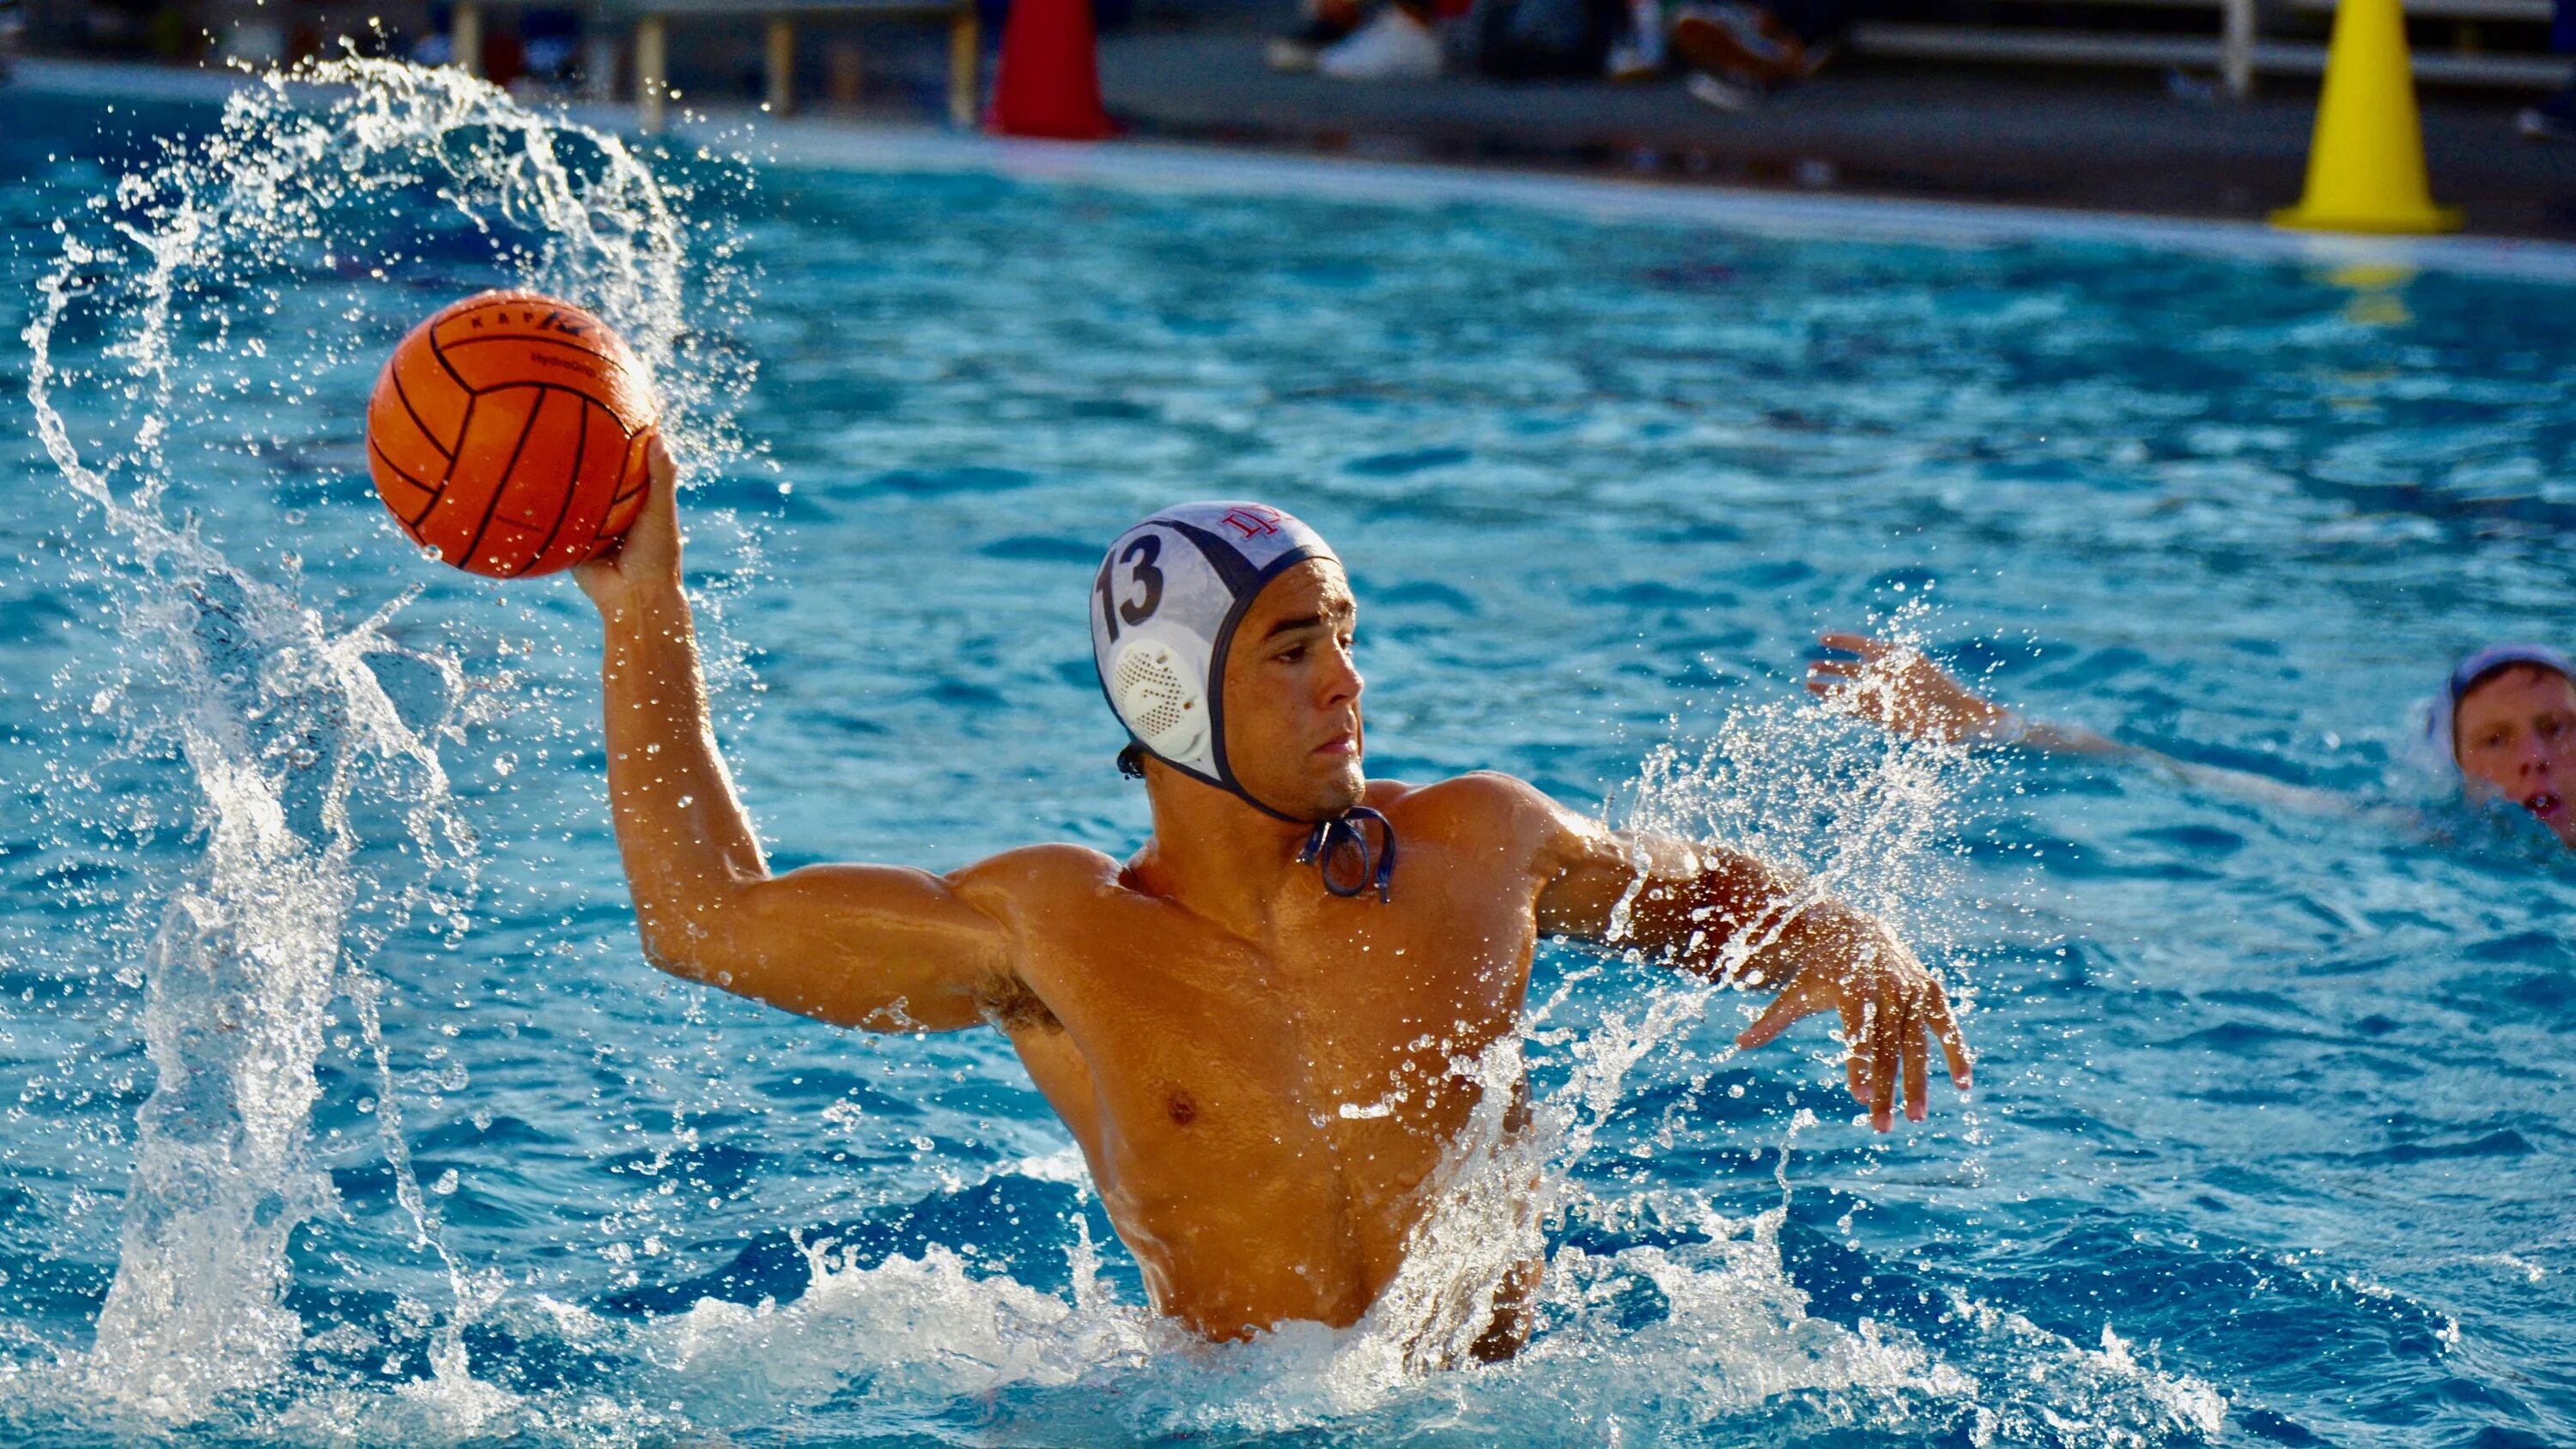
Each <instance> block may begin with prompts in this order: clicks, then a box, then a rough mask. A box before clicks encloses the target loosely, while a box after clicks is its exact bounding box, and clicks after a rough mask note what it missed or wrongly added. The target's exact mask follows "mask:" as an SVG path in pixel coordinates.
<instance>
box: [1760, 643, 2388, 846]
mask: <svg viewBox="0 0 2576 1449" xmlns="http://www.w3.org/2000/svg"><path fill="white" fill-rule="evenodd" d="M1818 642H1819V643H1821V644H1823V645H1824V646H1825V647H1826V648H1828V649H1832V650H1835V651H1837V652H1840V653H1844V654H1852V655H1857V656H1859V657H1857V658H1854V659H1819V660H1817V661H1816V662H1815V663H1813V664H1810V665H1808V666H1807V690H1808V692H1809V693H1811V694H1814V695H1816V696H1817V697H1819V698H1822V699H1830V700H1834V701H1837V702H1839V703H1840V704H1841V705H1843V706H1844V707H1845V708H1848V709H1850V710H1851V711H1852V712H1853V713H1855V714H1857V715H1859V716H1860V717H1861V718H1863V719H1866V720H1870V721H1872V722H1873V723H1876V724H1877V725H1879V726H1880V727H1882V728H1884V729H1887V730H1889V731H1891V732H1893V733H1896V734H1900V735H1910V736H1912V737H1913V738H1915V739H1918V740H1932V741H1935V742H1938V743H1941V744H1967V745H1981V744H1993V745H2018V746H2020V747H2022V748H2024V749H2031V750H2038V751H2040V752H2041V753H2043V754H2050V755H2090V756H2093V757H2095V758H2097V759H2107V760H2118V761H2120V762H2122V763H2124V764H2131V765H2141V766H2144V767H2146V768H2148V769H2151V770H2158V771H2162V772H2163V773H2164V774H2166V775H2169V776H2171V777H2172V778H2173V779H2175V780H2177V781H2180V782H2181V783H2182V784H2184V785H2186V786H2189V787H2191V788H2192V789H2196V790H2213V791H2217V792H2220V793H2222V794H2228V795H2235V796H2238V797H2240V798H2243V799H2247V800H2252V801H2255V802H2256V803H2258V804H2266V805H2284V806H2287V807H2289V808H2290V809H2293V810H2308V811H2314V812H2316V813H2318V814H2325V815H2345V814H2350V813H2351V812H2352V810H2353V808H2354V807H2353V802H2352V801H2351V800H2349V799H2347V798H2346V797H2344V796H2341V795H2337V794H2335V793H2333V792H2332V791H2328V790H2313V789H2310V788H2308V787H2307V786H2304V785H2291V784H2285V783H2283V782H2282V781H2279V780H2275V779H2271V778H2269V777H2267V776H2263V775H2255V774H2249V773H2247V772H2246V771H2243V770H2230V769H2224V768H2222V767H2220V766H2216V765H2197V764H2193V763H2192V762H2190V761H2188V760H2177V759H2175V758H2174V757H2173V756H2171V755H2165V754H2159V753H2157V752H2156V751H2154V750H2150V749H2147V748H2145V747H2144V746H2141V745H2132V744H2124V743H2122V742H2120V741H2118V740H2114V739H2109V738H2107V737H2105V736H2102V735H2097V734H2095V733H2093V732H2092V731H2091V730H2088V729H2081V728H2078V727H2077V726H2074V725H2063V724H2050V723H2048V722H2047V721H2045V720H2034V719H2026V718H2024V717H2023V716H2022V715H2021V714H2019V713H2018V712H2016V711H2013V710H2009V709H2005V708H2004V707H2003V706H2001V705H1998V704H1996V703H1995V702H1993V701H1992V700H1989V699H1986V698H1984V697H1982V696H1980V695H1978V694H1976V693H1975V692H1974V691H1972V690H1970V689H1969V688H1968V687H1967V686H1966V685H1964V684H1961V683H1960V682H1959V681H1958V680H1956V679H1953V678H1951V677H1950V674H1949V671H1947V670H1945V669H1943V668H1942V667H1941V666H1940V665H1938V664H1935V663H1933V662H1932V660H1931V659H1930V658H1929V657H1927V656H1926V655H1925V654H1924V653H1923V651H1922V650H1920V649H1917V648H1914V647H1913V646H1911V645H1905V644H1892V643H1889V642H1888V641H1886V640H1884V639H1872V638H1870V637H1868V636H1867V635H1865V634H1825V635H1821V636H1819V638H1818Z"/></svg>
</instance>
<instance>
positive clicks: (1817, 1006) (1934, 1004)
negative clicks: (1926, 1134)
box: [1735, 925, 1974, 1132]
mask: <svg viewBox="0 0 2576 1449" xmlns="http://www.w3.org/2000/svg"><path fill="white" fill-rule="evenodd" d="M1847 939H1849V940H1851V941H1852V942H1853V943H1854V944H1852V945H1850V946H1848V947H1846V948H1843V949H1837V950H1829V951H1817V952H1814V953H1812V954H1811V955H1810V956H1809V958H1808V959H1807V961H1806V962H1805V963H1803V964H1802V965H1800V966H1799V968H1798V971H1797V974H1795V975H1794V976H1791V977H1790V978H1789V984H1788V986H1787V987H1785V988H1784V989H1782V991H1781V992H1780V994H1779V996H1777V997H1776V998H1774V999H1773V1000H1772V1002H1771V1007H1770V1009H1769V1010H1767V1011H1765V1012H1763V1013H1762V1016H1761V1018H1760V1019H1759V1020H1757V1021H1755V1022H1754V1023H1753V1024H1752V1025H1751V1026H1749V1027H1746V1028H1745V1029H1744V1030H1743V1032H1742V1033H1741V1034H1739V1035H1738V1036H1737V1037H1736V1038H1735V1044H1736V1045H1737V1046H1739V1047H1742V1048H1744V1049H1746V1050H1748V1051H1749V1050H1751V1049H1753V1048H1754V1047H1758V1046H1762V1045H1765V1044H1767V1043H1768V1042H1770V1041H1771V1040H1772V1039H1773V1038H1775V1037H1777V1036H1779V1035H1780V1033H1782V1032H1784V1031H1787V1030H1788V1029H1789V1028H1790V1027H1791V1026H1792V1025H1794V1024H1796V1023H1797V1022H1799V1021H1801V1020H1803V1019H1805V1018H1807V1017H1810V1016H1813V1015H1815V1014H1817V1013H1818V1012H1824V1011H1832V1012H1838V1013H1840V1014H1841V1016H1842V1022H1843V1041H1844V1043H1845V1044H1846V1048H1847V1050H1846V1054H1845V1056H1844V1059H1843V1073H1844V1078H1845V1083H1846V1085H1847V1086H1849V1087H1850V1089H1851V1094H1852V1096H1853V1098H1854V1099H1855V1100H1858V1101H1860V1102H1862V1103H1865V1104H1866V1105H1867V1106H1868V1107H1869V1123H1870V1125H1871V1126H1872V1127H1874V1128H1876V1129H1878V1130H1879V1131H1881V1132H1885V1131H1887V1130H1889V1129H1890V1128H1892V1127H1894V1126H1895V1125H1896V1111H1895V1109H1896V1103H1897V1086H1898V1083H1899V1082H1900V1080H1901V1081H1902V1083H1903V1084H1904V1089H1905V1096H1904V1103H1905V1115H1906V1117H1907V1118H1909V1119H1910V1120H1913V1121H1916V1122H1920V1121H1922V1120H1923V1118H1924V1116H1925V1115H1926V1114H1927V1113H1928V1112H1929V1111H1930V1110H1931V1094H1930V1082H1929V1077H1930V1065H1931V1048H1930V1046H1929V1045H1928V1044H1927V1042H1926V1038H1927V1037H1928V1038H1930V1039H1931V1040H1932V1041H1938V1042H1939V1043H1940V1044H1941V1054H1942V1056H1943V1057H1944V1058H1945V1059H1946V1061H1947V1063H1948V1065H1949V1068H1950V1085H1952V1086H1954V1087H1956V1088H1958V1089H1959V1090H1960V1091H1961V1092H1965V1091H1967V1090H1968V1087H1969V1073H1970V1067H1971V1066H1972V1064H1973V1061H1974V1058H1973V1057H1972V1056H1971V1055H1970V1054H1969V1051H1968V1039H1967V1038H1966V1037H1965V1036H1963V1035H1962V1034H1961V1033H1960V1031H1959V1023H1958V1021H1957V1019H1956V1018H1955V1017H1953V1016H1952V1015H1951V1011H1950V998H1949V996H1948V994H1947V993H1945V992H1943V991H1942V989H1941V982H1940V979H1939V978H1938V977H1935V976H1934V975H1933V974H1932V973H1931V972H1930V971H1928V970H1926V969H1924V966H1923V963H1922V962H1920V961H1918V960H1916V959H1914V953H1913V952H1911V951H1908V950H1906V949H1905V948H1904V947H1903V946H1902V945H1899V944H1898V943H1897V942H1896V940H1895V939H1894V938H1893V937H1891V936H1889V935H1888V934H1887V933H1886V932H1884V931H1881V930H1879V929H1877V928H1876V926H1875V925H1870V926H1868V927H1867V929H1865V930H1863V931H1859V932H1855V933H1853V934H1852V935H1851V936H1849V937H1847Z"/></svg>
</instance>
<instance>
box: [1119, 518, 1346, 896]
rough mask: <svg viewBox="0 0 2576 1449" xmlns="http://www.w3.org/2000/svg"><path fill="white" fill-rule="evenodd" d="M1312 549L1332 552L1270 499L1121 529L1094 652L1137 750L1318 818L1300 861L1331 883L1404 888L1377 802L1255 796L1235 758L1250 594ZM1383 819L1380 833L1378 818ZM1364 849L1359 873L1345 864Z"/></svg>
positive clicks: (1342, 890) (1315, 555)
mask: <svg viewBox="0 0 2576 1449" xmlns="http://www.w3.org/2000/svg"><path fill="white" fill-rule="evenodd" d="M1308 559H1331V560H1333V561H1334V562H1335V563H1339V562H1340V560H1339V559H1338V558H1337V557H1335V555H1334V553H1333V550H1332V548H1331V547H1330V546H1329V545H1327V544H1326V543H1325V542H1324V540H1323V537H1322V536H1321V535H1319V534H1317V533H1316V532H1315V531H1314V530H1313V529H1311V528H1308V527H1307V526H1306V525H1305V524H1303V523H1300V522H1299V521H1297V520H1296V519H1295V518H1292V517H1290V516H1289V515H1288V514H1286V513H1283V512H1281V511H1280V510H1278V509H1276V508H1272V507H1269V506H1268V505H1266V504H1260V503H1236V502H1206V503H1184V504H1180V505H1179V506H1177V507H1173V508H1166V509H1163V510H1161V511H1160V512H1158V513H1156V514H1154V515H1153V516H1152V517H1150V518H1147V519H1146V520H1145V521H1143V522H1142V523H1139V524H1137V525H1136V526H1134V527H1133V528H1130V529H1128V530H1127V531H1126V532H1125V533H1122V534H1120V535H1118V539H1117V541H1116V542H1114V543H1112V544H1110V545H1109V552H1108V555H1107V556H1106V557H1104V558H1102V559H1101V561H1100V574H1099V577H1098V578H1097V580H1095V582H1094V583H1093V586H1092V593H1091V661H1092V663H1093V665H1094V666H1095V667H1097V668H1098V670H1099V672H1100V692H1101V693H1102V694H1103V695H1105V696H1106V697H1107V698H1108V700H1109V708H1110V709H1111V711H1112V712H1114V713H1115V714H1116V715H1117V716H1118V722H1119V723H1120V724H1122V725H1125V726H1126V727H1127V736H1128V738H1129V739H1130V740H1131V741H1133V742H1134V746H1135V748H1136V749H1139V750H1142V751H1144V752H1145V753H1146V754H1149V755H1152V756H1153V757H1154V758H1155V759H1158V760H1160V761H1162V762H1163V763H1164V764H1166V765H1169V766H1171V767H1172V768H1173V769H1175V770H1178V771H1180V772H1181V773H1182V774H1184V775H1187V776H1189V777H1190V778H1191V779H1193V780H1197V781H1199V782H1200V783H1202V784H1207V785H1214V786H1215V787H1217V788H1218V789H1220V790H1223V791H1226V792H1227V793H1228V794H1231V795H1233V796H1234V797H1235V798H1237V799H1239V800H1242V801H1243V802H1244V803H1245V804H1247V805H1250V806H1251V807H1252V808H1254V809H1255V810H1258V811H1260V812H1261V813H1263V814H1264V815H1268V816H1270V817H1272V818H1273V819H1277V820H1285V821H1288V822H1290V823H1292V824H1297V825H1311V826H1313V827H1314V829H1313V832H1312V833H1311V834H1309V835H1308V836H1307V837H1306V844H1305V848H1304V849H1303V850H1301V851H1299V852H1298V855H1297V859H1298V861H1299V862H1300V863H1302V864H1308V865H1312V866H1314V867H1315V868H1316V871H1317V873H1318V874H1320V875H1321V876H1322V878H1323V882H1324V889H1326V890H1328V891H1330V892H1332V893H1333V894H1334V895H1337V896H1355V895H1358V894H1360V893H1361V892H1363V891H1366V890H1369V889H1371V888H1374V889H1375V890H1376V892H1377V897H1378V899H1379V900H1381V901H1390V900H1393V899H1394V895H1393V884H1392V883H1393V881H1394V878H1395V827H1394V826H1392V825H1390V824H1388V823H1387V819H1386V817H1385V816H1384V815H1381V814H1379V813H1378V812H1377V811H1375V810H1371V809H1369V808H1368V807H1367V806H1364V805H1362V806H1354V807H1353V808H1351V809H1349V810H1346V811H1344V812H1342V813H1341V814H1339V815H1335V816H1332V817H1330V818H1328V819H1323V820H1311V819H1307V818H1304V817H1300V816H1296V815H1291V814H1289V813H1288V812H1286V811H1284V810H1279V809H1275V808H1273V807H1272V806H1270V805H1268V804H1266V803H1264V802H1263V801H1261V800H1259V799H1256V798H1254V796H1253V795H1252V792H1250V791H1249V790H1246V789H1245V788H1244V787H1243V783H1242V782H1241V781H1240V780H1238V779H1237V778H1236V777H1235V773H1234V770H1233V768H1232V767H1231V766H1229V765H1228V764H1227V762H1226V758H1225V700H1224V698H1223V695H1224V691H1223V690H1222V689H1219V688H1218V687H1217V686H1218V685H1219V684H1221V683H1222V682H1223V681H1224V679H1225V661H1226V653H1227V651H1228V649H1230V648H1231V647H1232V645H1233V643H1234V632H1235V629H1236V628H1237V627H1238V626H1239V625H1241V624H1242V622H1243V616H1244V614H1245V612H1246V611H1247V610H1249V609H1250V608H1251V607H1252V601H1253V599H1254V598H1255V597H1257V596H1258V595H1259V594H1260V593H1261V590H1262V587H1263V586H1264V585H1266V584H1268V583H1269V582H1270V581H1271V580H1272V579H1274V578H1277V577H1278V576H1279V575H1281V574H1283V573H1285V572H1287V571H1288V570H1289V569H1291V568H1294V567H1296V566H1297V565H1298V564H1301V563H1304V562H1305V561H1307V560H1308ZM1371 826H1374V827H1375V832H1374V833H1375V835H1376V837H1377V838H1376V839H1372V838H1371V835H1372V832H1371V830H1370V829H1369V827H1371ZM1354 856H1356V858H1357V861H1358V864H1359V867H1360V869H1359V872H1358V874H1357V875H1356V877H1354V876H1351V875H1348V874H1337V873H1336V872H1337V869H1338V867H1339V866H1340V864H1341V863H1342V862H1343V861H1345V860H1348V859H1350V858H1352V857H1354Z"/></svg>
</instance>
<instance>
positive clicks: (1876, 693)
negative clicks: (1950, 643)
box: [1807, 633, 2013, 745]
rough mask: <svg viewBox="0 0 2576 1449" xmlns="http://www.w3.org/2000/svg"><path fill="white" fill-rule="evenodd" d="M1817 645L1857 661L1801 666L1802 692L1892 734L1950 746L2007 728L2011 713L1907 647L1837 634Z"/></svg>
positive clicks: (1995, 734)
mask: <svg viewBox="0 0 2576 1449" xmlns="http://www.w3.org/2000/svg"><path fill="white" fill-rule="evenodd" d="M1818 642H1819V643H1821V644H1823V645H1824V646H1825V647H1826V648H1828V649H1832V650H1836V651H1838V652H1840V653H1844V654H1852V655H1857V656H1859V657H1858V658H1854V659H1819V660H1817V661H1816V662H1815V663H1813V664H1810V665H1809V666H1807V690H1808V692H1809V693H1811V694H1815V695H1818V696H1821V697H1826V698H1832V699H1836V700H1838V701H1840V702H1841V703H1843V704H1846V705H1848V706H1849V707H1850V708H1851V709H1853V710H1854V711H1855V712H1857V713H1858V714H1860V716H1861V717H1862V718H1864V719H1868V720H1872V721H1874V722H1876V723H1877V724H1879V725H1881V726H1883V727H1885V728H1887V729H1889V730H1893V731H1895V732H1896V733H1898V734H1901V735H1911V736H1913V737H1914V738H1915V739H1918V740H1931V741H1934V742H1936V743H1939V744H1945V745H1955V744H1959V743H1961V742H1963V741H1968V740H1980V739H1995V738H1999V737H2001V736H2002V735H2003V734H2004V733H2005V732H2006V731H2008V730H2009V729H2010V728H2011V727H2012V721H2013V716H2012V712H2011V711H2009V710H2006V709H2004V708H2003V707H2001V706H1999V705H1997V704H1995V703H1994V702H1993V701H1991V700H1988V699H1984V698H1981V697H1980V696H1978V695H1977V694H1975V693H1974V692H1972V691H1970V690H1969V688H1968V687H1967V686H1966V685H1964V684H1961V683H1960V682H1959V681H1958V680H1956V679H1953V678H1951V677H1950V675H1949V673H1948V671H1946V670H1944V669H1942V667H1941V666H1940V665H1938V664H1935V663H1933V662H1932V660H1931V658H1930V657H1929V656H1928V655H1926V654H1924V652H1923V651H1922V650H1920V649H1917V648H1915V647H1913V646H1912V645H1909V644H1891V643H1889V642H1887V641H1886V640H1884V639H1872V638H1870V637H1869V636H1868V635H1866V634H1841V633H1829V634H1824V635H1820V636H1819V637H1818Z"/></svg>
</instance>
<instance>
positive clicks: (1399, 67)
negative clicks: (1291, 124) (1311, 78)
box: [1315, 5, 1440, 80]
mask: <svg viewBox="0 0 2576 1449" xmlns="http://www.w3.org/2000/svg"><path fill="white" fill-rule="evenodd" d="M1315 69H1316V70H1317V71H1319V72H1321V73H1322V74H1324V75H1328V76H1331V77H1332V78H1333V79H1335V80H1428V79H1430V78H1431V77H1433V76H1436V75H1438V74H1440V37H1438V36H1436V35H1433V34H1432V33H1431V27H1430V26H1428V25H1425V24H1423V23H1422V22H1421V21H1419V20H1416V19H1414V18H1413V17H1412V16H1410V15H1407V14H1405V13H1404V12H1403V11H1402V10H1400V9H1398V8H1397V7H1395V6H1392V5H1390V6H1388V7H1387V8H1386V9H1385V10H1384V11H1382V12H1380V13H1379V15H1378V17H1377V18H1376V19H1375V20H1372V21H1370V22H1369V23H1368V24H1366V25H1363V26H1361V27H1360V28H1359V29H1357V30H1354V31H1352V32H1351V33H1350V34H1349V35H1347V36H1345V37H1343V38H1342V39H1341V40H1339V41H1336V42H1335V43H1333V44H1332V45H1330V46H1328V47H1326V48H1325V50H1324V52H1323V53H1322V54H1320V55H1318V56H1316V57H1315Z"/></svg>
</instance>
